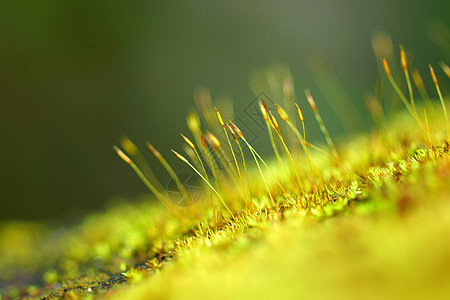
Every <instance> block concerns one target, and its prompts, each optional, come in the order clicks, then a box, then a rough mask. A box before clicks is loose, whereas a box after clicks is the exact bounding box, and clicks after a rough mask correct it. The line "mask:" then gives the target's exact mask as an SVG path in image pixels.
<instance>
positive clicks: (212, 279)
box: [0, 107, 450, 300]
mask: <svg viewBox="0 0 450 300" xmlns="http://www.w3.org/2000/svg"><path fill="white" fill-rule="evenodd" d="M441 114H442V113H441V111H439V108H438V107H436V111H433V112H431V111H430V112H429V120H430V128H431V129H432V130H431V132H432V142H433V147H432V148H429V147H428V146H427V144H426V143H425V137H424V135H423V133H422V132H421V131H420V130H419V129H418V128H417V125H416V124H415V123H414V121H413V120H412V118H411V117H410V116H409V115H407V114H399V115H397V117H396V118H395V119H394V120H392V121H391V122H389V123H386V124H385V126H384V129H379V130H376V131H374V132H373V133H371V134H367V135H361V136H357V137H353V138H349V139H347V141H345V142H342V143H340V144H338V150H339V152H340V154H341V156H342V161H343V162H344V164H345V167H343V166H342V165H337V164H336V163H334V162H333V161H330V159H328V158H327V157H324V156H323V155H321V154H320V153H313V160H314V161H315V163H316V165H317V167H318V169H319V171H320V173H321V174H322V177H323V184H319V185H317V186H316V187H315V188H312V185H311V186H306V189H307V190H308V191H309V192H307V194H306V195H304V196H303V197H302V198H297V197H294V196H293V197H286V195H283V193H282V192H281V191H280V190H279V189H277V187H276V186H277V185H276V184H275V183H274V182H269V184H270V187H271V190H272V193H273V195H274V196H275V199H276V203H277V207H276V209H275V208H274V207H273V206H272V205H271V203H270V201H269V198H268V197H267V195H265V190H264V185H263V184H262V181H261V180H259V179H256V178H259V177H258V173H257V171H256V169H250V170H249V172H255V173H254V175H253V176H252V177H251V178H255V179H254V180H252V194H253V196H254V200H253V201H254V203H255V208H254V209H252V210H251V211H250V212H249V213H245V212H244V210H243V209H241V210H238V213H237V214H236V217H235V219H233V218H230V217H229V216H228V217H224V218H223V219H221V220H220V223H219V224H218V225H217V226H216V225H215V224H214V222H213V221H212V220H213V218H212V216H211V214H210V213H208V212H207V211H204V210H203V211H202V210H199V211H189V212H187V211H186V212H184V214H185V215H187V214H189V218H186V217H182V218H180V217H177V216H174V215H173V214H172V213H171V212H169V211H168V210H167V209H166V208H165V207H163V206H162V205H160V204H159V203H158V202H155V201H153V200H148V199H144V201H142V202H141V203H140V204H136V205H131V204H127V203H122V204H120V205H117V206H116V207H114V208H111V209H110V210H108V211H105V212H104V213H98V214H94V215H91V216H88V217H87V218H86V219H85V220H84V221H83V222H82V223H81V224H80V225H78V226H74V227H73V228H70V229H66V230H63V231H58V232H54V231H52V230H51V228H45V226H43V225H38V224H34V223H14V224H3V225H2V226H1V228H0V279H1V281H0V282H1V284H0V293H1V297H2V298H1V299H2V300H3V299H9V298H26V297H30V298H44V299H51V298H67V299H78V298H103V297H105V298H117V299H140V298H142V299H147V298H149V299H153V298H156V299H159V298H164V299H165V298H183V299H185V298H188V299H199V298H213V299H233V298H261V299H265V298H267V299H274V298H276V299H279V298H293V297H295V298H297V297H300V298H308V299H309V298H354V299H356V298H358V299H359V298H366V299H367V298H373V299H380V298H395V299H397V298H408V299H409V298H428V299H436V298H446V296H447V297H448V296H449V295H450V286H449V285H448V282H450V254H449V253H450V239H449V238H448V237H449V236H450V160H449V150H450V149H449V144H448V141H446V139H445V137H444V132H445V124H444V122H443V121H442V118H441V117H440V116H441ZM442 124H444V125H442ZM296 162H297V163H298V164H299V165H304V166H305V165H307V163H306V160H305V158H302V157H299V158H298V160H296ZM268 164H269V165H270V166H271V168H272V169H273V170H274V172H275V173H276V174H277V175H278V176H279V178H280V181H281V183H282V184H283V185H288V182H289V178H283V175H282V172H281V171H280V172H278V170H277V162H275V161H274V162H268ZM299 169H306V168H299ZM349 169H351V170H352V171H353V172H349V171H348V170H349ZM300 176H301V177H302V179H305V182H307V180H306V179H307V177H308V176H310V174H308V172H307V171H306V170H305V172H304V173H302V174H301V175H300ZM208 194H209V193H205V199H206V200H205V201H206V202H207V201H209V197H208ZM231 197H232V196H231ZM306 203H308V208H307V209H304V208H302V206H305V204H306ZM225 216H226V214H225Z"/></svg>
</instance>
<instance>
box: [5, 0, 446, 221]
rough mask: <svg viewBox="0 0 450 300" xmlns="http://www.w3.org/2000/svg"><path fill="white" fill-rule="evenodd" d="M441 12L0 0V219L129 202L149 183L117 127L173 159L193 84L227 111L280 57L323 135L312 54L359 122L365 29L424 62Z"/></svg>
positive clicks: (346, 4) (387, 6)
mask: <svg viewBox="0 0 450 300" xmlns="http://www.w3.org/2000/svg"><path fill="white" fill-rule="evenodd" d="M449 11H450V2H449V1H446V0H442V1H427V2H424V1H420V0H379V1H361V0H303V1H267V0H264V1H261V0H259V1H199V0H190V1H86V0H79V1H60V0H46V1H1V3H0V101H1V102H0V122H1V123H0V132H1V139H0V143H1V147H0V162H1V172H0V188H1V193H0V197H1V200H0V220H7V219H22V220H28V219H29V220H48V219H51V220H64V219H67V218H70V217H74V216H79V215H81V214H84V213H86V212H89V211H95V210H99V209H101V208H102V207H104V206H105V204H106V203H108V202H110V201H114V199H128V201H136V200H135V199H136V198H137V197H138V195H141V194H144V193H147V191H146V189H145V187H144V186H143V184H142V183H141V182H140V181H139V180H138V179H137V177H136V176H135V174H133V172H132V170H131V169H130V168H129V167H128V166H127V165H126V164H124V163H123V162H122V161H121V160H120V159H119V158H118V157H117V156H116V154H115V153H114V152H113V150H112V145H114V144H117V142H118V139H119V138H120V136H122V135H123V134H127V135H128V136H129V137H130V138H132V139H133V141H135V142H136V144H138V145H139V146H141V147H142V149H144V142H145V141H146V140H150V141H151V142H152V143H153V144H154V145H155V146H156V147H158V148H159V150H160V152H161V153H163V154H164V155H165V156H166V157H168V158H171V160H172V155H171V154H170V152H169V149H170V148H179V146H180V144H181V139H180V137H179V133H180V132H187V131H188V130H187V126H186V124H185V113H186V111H187V110H188V109H189V108H190V107H193V106H194V100H193V91H194V90H195V89H196V88H197V87H198V86H207V87H208V88H209V89H210V91H211V93H212V96H213V98H214V99H217V98H223V97H228V98H230V99H232V100H233V102H234V105H235V108H234V110H235V113H236V112H239V111H240V110H241V109H243V108H244V107H246V105H247V104H248V103H249V102H250V101H252V99H253V98H254V96H255V95H254V92H253V91H252V90H251V89H250V88H249V78H250V77H251V74H252V72H254V71H255V70H258V69H261V68H267V67H269V66H270V65H272V64H274V63H282V64H285V65H286V66H289V68H290V70H291V72H292V76H293V78H294V84H295V88H296V91H297V92H296V99H298V100H297V102H299V103H300V102H302V101H304V97H302V95H303V92H302V91H303V90H304V89H305V88H310V89H311V90H312V92H313V94H314V93H316V94H317V96H316V101H317V102H318V105H319V107H320V109H321V111H322V114H323V116H324V118H325V120H326V122H327V123H328V125H329V127H330V129H331V132H332V134H333V135H339V134H345V130H344V128H343V126H342V125H341V124H340V123H339V121H338V118H336V116H335V115H334V114H333V111H332V109H331V107H330V105H329V104H328V103H327V101H326V99H323V98H324V97H322V96H321V93H320V88H319V87H318V85H317V82H316V80H315V79H314V76H312V74H313V73H314V72H313V71H312V68H311V61H314V59H317V57H320V58H321V59H322V60H324V61H326V65H327V66H331V67H332V69H333V72H334V73H335V74H336V76H337V78H339V80H340V82H341V83H342V85H343V86H345V89H346V92H347V93H348V95H349V97H350V98H351V99H352V101H353V105H354V108H355V110H356V111H357V112H359V113H360V114H361V115H360V118H361V119H362V120H364V122H363V123H364V124H363V126H361V128H358V130H367V129H368V128H369V126H370V120H369V118H368V114H367V113H366V112H365V109H364V97H365V96H366V95H367V93H373V92H374V90H375V89H376V82H377V80H378V79H377V78H378V73H379V69H378V67H377V61H376V58H375V56H374V54H373V50H372V44H371V38H372V36H373V34H374V33H375V32H384V33H387V34H389V35H390V36H391V38H392V41H393V43H394V45H398V44H403V45H404V46H405V48H406V49H407V50H408V52H409V53H411V55H412V57H413V58H414V63H415V65H416V66H417V67H418V68H419V69H420V70H426V64H427V63H428V62H431V63H434V64H435V65H437V62H438V61H440V60H442V59H445V57H444V56H443V54H442V47H441V48H440V47H437V45H436V42H437V43H439V41H438V40H439V36H437V37H436V35H433V32H436V28H438V29H437V31H438V32H439V28H441V29H442V28H446V27H447V28H448V27H449V21H448V20H449ZM441 46H442V45H441ZM444 46H445V45H444ZM447 46H448V45H447ZM395 50H396V51H397V49H395ZM447 50H448V48H447ZM447 63H448V61H447ZM301 105H303V104H301ZM305 107H306V106H305ZM306 108H307V107H306ZM350 117H351V116H350ZM311 118H312V117H311V115H307V121H308V120H309V119H311ZM309 131H310V135H311V138H312V139H314V138H315V135H316V134H318V129H317V128H311V129H310V130H309ZM149 157H150V156H149ZM172 161H173V163H174V164H175V168H177V169H178V170H181V171H182V170H183V168H184V166H182V165H181V164H180V163H179V162H177V161H176V160H172ZM151 162H152V164H155V162H154V161H151ZM155 169H156V171H157V172H158V173H159V176H160V178H161V180H162V181H163V182H164V181H165V180H166V181H167V180H168V176H167V175H166V174H165V173H164V172H162V169H161V168H158V166H156V167H155Z"/></svg>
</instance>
